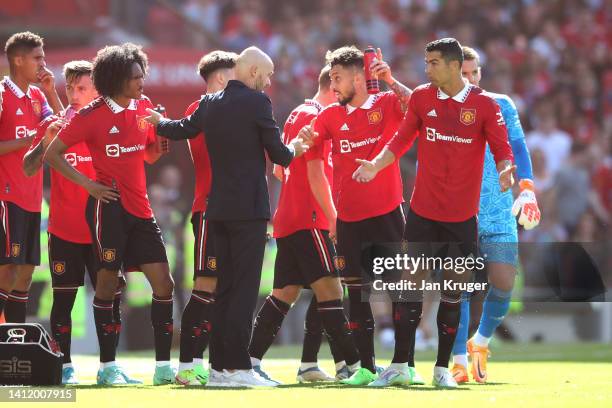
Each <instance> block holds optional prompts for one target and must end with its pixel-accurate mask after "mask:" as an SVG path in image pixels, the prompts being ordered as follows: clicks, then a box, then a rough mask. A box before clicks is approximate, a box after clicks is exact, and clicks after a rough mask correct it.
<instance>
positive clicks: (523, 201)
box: [512, 180, 541, 230]
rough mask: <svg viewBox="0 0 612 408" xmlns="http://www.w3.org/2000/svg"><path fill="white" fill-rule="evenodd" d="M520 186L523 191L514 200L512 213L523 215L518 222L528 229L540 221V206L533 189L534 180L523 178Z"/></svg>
mask: <svg viewBox="0 0 612 408" xmlns="http://www.w3.org/2000/svg"><path fill="white" fill-rule="evenodd" d="M519 186H520V187H521V193H520V194H519V196H518V197H517V198H516V200H514V204H513V205H512V215H514V216H515V217H516V216H517V215H518V214H519V213H520V214H521V216H520V217H519V219H518V223H519V224H520V225H522V226H523V228H525V229H526V230H530V229H533V228H535V227H537V226H538V224H539V223H540V218H541V214H540V208H539V207H538V200H536V196H535V192H534V191H533V189H534V188H533V181H531V180H521V181H520V182H519Z"/></svg>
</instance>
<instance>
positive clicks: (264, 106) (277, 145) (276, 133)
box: [255, 94, 294, 167]
mask: <svg viewBox="0 0 612 408" xmlns="http://www.w3.org/2000/svg"><path fill="white" fill-rule="evenodd" d="M257 99H258V100H257V102H256V105H255V123H256V124H257V127H258V128H259V135H260V137H261V141H262V144H263V146H264V149H266V152H267V153H268V157H269V158H270V160H271V161H272V162H273V163H276V164H279V165H281V166H283V167H287V166H288V165H289V163H291V160H293V156H294V152H293V149H290V148H289V147H287V146H286V145H285V144H283V142H282V140H281V135H280V130H279V129H278V125H277V123H276V120H274V115H273V114H272V102H271V101H270V98H268V97H267V96H266V95H265V94H261V97H258V98H257Z"/></svg>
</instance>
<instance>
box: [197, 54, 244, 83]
mask: <svg viewBox="0 0 612 408" xmlns="http://www.w3.org/2000/svg"><path fill="white" fill-rule="evenodd" d="M237 58H238V54H236V53H233V52H227V51H220V50H216V51H212V52H209V53H208V54H206V55H205V56H203V57H202V59H200V62H198V74H200V76H201V77H202V78H203V79H204V81H208V77H209V76H210V74H212V73H213V72H215V71H216V70H218V69H223V68H234V67H235V66H236V59H237Z"/></svg>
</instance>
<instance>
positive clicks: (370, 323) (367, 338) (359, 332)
mask: <svg viewBox="0 0 612 408" xmlns="http://www.w3.org/2000/svg"><path fill="white" fill-rule="evenodd" d="M346 287H347V289H348V298H349V328H350V329H351V330H352V332H353V336H354V338H355V344H356V346H357V349H358V350H359V357H360V360H361V367H362V368H367V369H368V370H370V371H371V372H373V373H374V372H376V366H375V362H374V316H373V315H372V307H371V306H370V302H369V301H368V299H369V289H370V285H369V284H363V283H361V281H359V282H357V281H353V282H347V283H346ZM362 295H363V301H362Z"/></svg>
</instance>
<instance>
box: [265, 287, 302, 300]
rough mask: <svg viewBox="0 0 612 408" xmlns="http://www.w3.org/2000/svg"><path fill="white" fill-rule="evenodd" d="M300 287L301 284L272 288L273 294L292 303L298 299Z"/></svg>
mask: <svg viewBox="0 0 612 408" xmlns="http://www.w3.org/2000/svg"><path fill="white" fill-rule="evenodd" d="M300 289H301V286H296V285H288V286H285V287H284V288H279V289H272V296H274V297H275V298H277V299H278V300H281V301H283V302H285V303H288V304H292V303H294V302H295V301H296V300H297V298H298V296H299V294H300Z"/></svg>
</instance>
